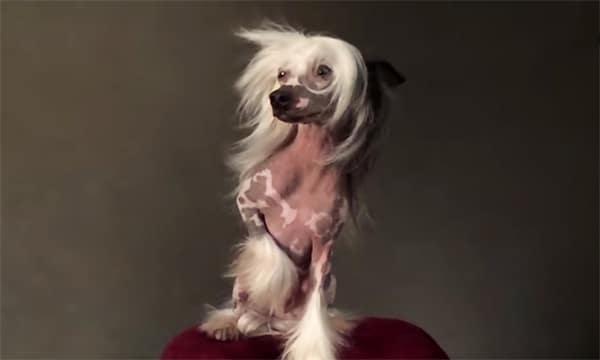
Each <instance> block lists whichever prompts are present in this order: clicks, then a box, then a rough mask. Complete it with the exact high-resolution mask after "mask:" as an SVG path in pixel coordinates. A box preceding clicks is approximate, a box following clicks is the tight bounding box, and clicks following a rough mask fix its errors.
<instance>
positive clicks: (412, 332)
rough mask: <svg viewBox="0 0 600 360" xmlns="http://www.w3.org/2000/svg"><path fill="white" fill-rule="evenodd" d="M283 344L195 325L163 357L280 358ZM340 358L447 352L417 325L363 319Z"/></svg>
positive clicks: (441, 355)
mask: <svg viewBox="0 0 600 360" xmlns="http://www.w3.org/2000/svg"><path fill="white" fill-rule="evenodd" d="M281 345H282V342H281V340H280V339H278V338H275V337H272V336H261V337H254V338H247V339H242V340H238V341H232V342H221V341H218V340H213V339H210V338H208V337H207V336H206V335H205V334H204V333H202V332H200V331H199V330H197V328H196V327H193V328H189V329H186V330H184V331H183V332H182V333H180V334H179V335H177V336H175V337H174V338H173V339H171V341H170V342H169V343H168V344H167V346H166V347H165V349H164V350H163V354H162V356H161V359H162V360H167V359H169V360H171V359H249V358H252V359H277V358H278V356H279V355H280V353H281ZM340 359H448V355H446V353H445V352H444V350H442V348H440V346H439V345H438V344H437V343H436V342H435V340H433V338H432V337H431V336H429V334H427V333H426V332H425V331H424V330H423V329H421V328H419V327H418V326H416V325H413V324H410V323H408V322H406V321H403V320H396V319H383V318H364V319H362V320H361V321H360V322H359V324H358V325H357V326H356V328H355V329H354V331H353V332H352V334H351V336H350V341H349V346H348V347H346V348H343V349H341V351H340Z"/></svg>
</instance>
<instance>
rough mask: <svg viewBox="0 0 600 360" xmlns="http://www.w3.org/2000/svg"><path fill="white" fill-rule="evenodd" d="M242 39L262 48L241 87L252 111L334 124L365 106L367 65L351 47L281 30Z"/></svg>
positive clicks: (252, 33)
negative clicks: (347, 114) (350, 112)
mask: <svg viewBox="0 0 600 360" xmlns="http://www.w3.org/2000/svg"><path fill="white" fill-rule="evenodd" d="M239 35H240V36H241V37H243V38H244V39H247V40H250V41H251V42H253V43H256V44H257V45H258V46H259V48H260V49H259V51H258V52H257V53H256V54H255V56H254V57H253V59H252V61H251V62H250V63H249V64H248V66H247V67H246V70H245V71H244V73H243V74H242V76H241V77H240V79H239V81H238V83H237V87H238V89H239V90H240V92H241V94H242V106H243V107H244V108H245V109H246V110H249V112H250V113H260V114H261V116H263V115H265V113H266V111H268V112H269V113H270V115H271V116H272V117H274V118H276V119H278V120H280V121H282V122H286V123H316V124H319V125H331V126H334V125H335V123H337V122H338V121H339V120H340V119H341V118H342V117H343V116H342V115H343V113H345V112H346V111H348V110H349V109H350V108H351V107H355V108H358V107H364V103H365V97H366V83H367V78H368V75H367V67H366V65H365V63H364V61H363V58H362V56H361V54H360V52H359V51H358V50H357V49H356V48H355V47H354V46H352V45H351V44H349V43H347V42H345V41H343V40H340V39H337V38H333V37H328V36H321V35H305V34H302V33H299V32H296V31H290V30H282V29H257V30H250V31H244V32H242V33H240V34H239Z"/></svg>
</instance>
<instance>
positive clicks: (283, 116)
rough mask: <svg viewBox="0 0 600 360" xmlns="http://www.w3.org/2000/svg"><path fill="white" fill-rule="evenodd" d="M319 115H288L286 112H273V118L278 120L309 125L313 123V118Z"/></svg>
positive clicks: (317, 112) (315, 113)
mask: <svg viewBox="0 0 600 360" xmlns="http://www.w3.org/2000/svg"><path fill="white" fill-rule="evenodd" d="M320 114H321V112H320V111H315V112H312V113H308V114H290V113H288V112H280V111H276V110H273V116H275V117H276V118H277V119H278V120H280V121H283V122H286V123H290V124H296V123H311V122H314V120H315V118H316V117H318V116H319V115H320Z"/></svg>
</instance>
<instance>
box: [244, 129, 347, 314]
mask: <svg viewBox="0 0 600 360" xmlns="http://www.w3.org/2000/svg"><path fill="white" fill-rule="evenodd" d="M295 126H297V131H296V135H295V138H294V140H293V141H292V142H291V144H289V145H288V146H287V147H285V148H284V149H282V150H280V151H279V152H277V153H276V154H274V155H273V156H272V157H270V158H269V159H268V160H267V161H266V162H265V163H263V164H262V165H261V166H259V167H257V168H256V169H255V171H254V172H253V173H252V174H251V175H250V176H249V177H248V178H246V179H245V180H244V181H243V182H242V184H241V186H240V191H239V193H238V196H237V199H236V201H237V206H238V209H239V212H240V215H241V217H242V220H243V221H244V223H245V224H246V227H247V228H248V232H249V234H250V235H255V234H261V233H264V232H268V233H269V234H270V235H271V236H272V238H273V239H274V240H275V241H276V243H277V245H278V246H279V247H280V248H281V249H282V250H283V251H284V252H285V253H286V254H287V255H288V256H289V257H290V259H291V260H292V261H293V262H294V264H296V266H297V269H298V272H299V274H300V280H301V281H300V285H299V286H298V289H297V290H296V291H295V293H294V295H293V296H292V298H290V299H289V300H288V303H287V304H288V306H287V308H286V311H287V312H288V313H290V314H293V313H297V311H298V310H299V309H300V308H301V307H302V304H303V303H304V301H305V300H306V298H307V295H308V294H309V293H310V292H311V290H312V289H314V287H315V286H320V287H321V288H322V290H323V291H324V293H325V294H326V299H327V302H328V303H329V304H331V303H332V302H333V300H334V296H335V278H334V277H333V275H332V274H331V261H330V260H331V252H332V245H333V240H334V239H335V237H336V236H337V235H338V234H339V232H340V230H341V228H342V226H343V223H344V220H345V218H346V215H347V202H346V199H345V198H344V196H343V192H342V191H341V189H342V186H341V174H340V173H339V171H338V170H337V169H336V168H333V167H326V166H323V165H322V162H321V161H322V160H323V159H325V157H326V155H327V154H328V151H329V150H330V149H331V144H330V139H329V138H328V136H327V134H326V133H325V130H323V128H321V127H318V126H317V125H310V124H297V125H295ZM247 299H248V296H247V292H246V290H245V289H244V286H243V284H240V283H239V282H236V284H235V286H234V301H235V303H236V304H239V305H244V306H246V307H251V306H252V304H248V302H247Z"/></svg>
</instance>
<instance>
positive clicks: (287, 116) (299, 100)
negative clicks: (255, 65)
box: [269, 59, 334, 123]
mask: <svg viewBox="0 0 600 360" xmlns="http://www.w3.org/2000/svg"><path fill="white" fill-rule="evenodd" d="M332 67H333V66H332V65H331V64H330V63H325V62H323V61H318V60H311V59H306V60H305V61H299V62H296V63H295V64H288V65H287V66H282V67H281V68H279V69H278V71H277V82H276V86H275V87H276V89H275V90H274V91H273V92H271V93H270V94H269V102H270V104H271V108H272V109H273V116H275V117H276V118H277V119H279V120H281V121H284V122H289V123H295V122H303V123H310V122H314V123H320V122H323V121H324V120H325V118H326V117H327V116H330V115H331V111H330V110H331V109H332V105H333V103H332V91H330V87H331V84H332V82H333V77H334V73H333V72H334V69H333V68H332Z"/></svg>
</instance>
